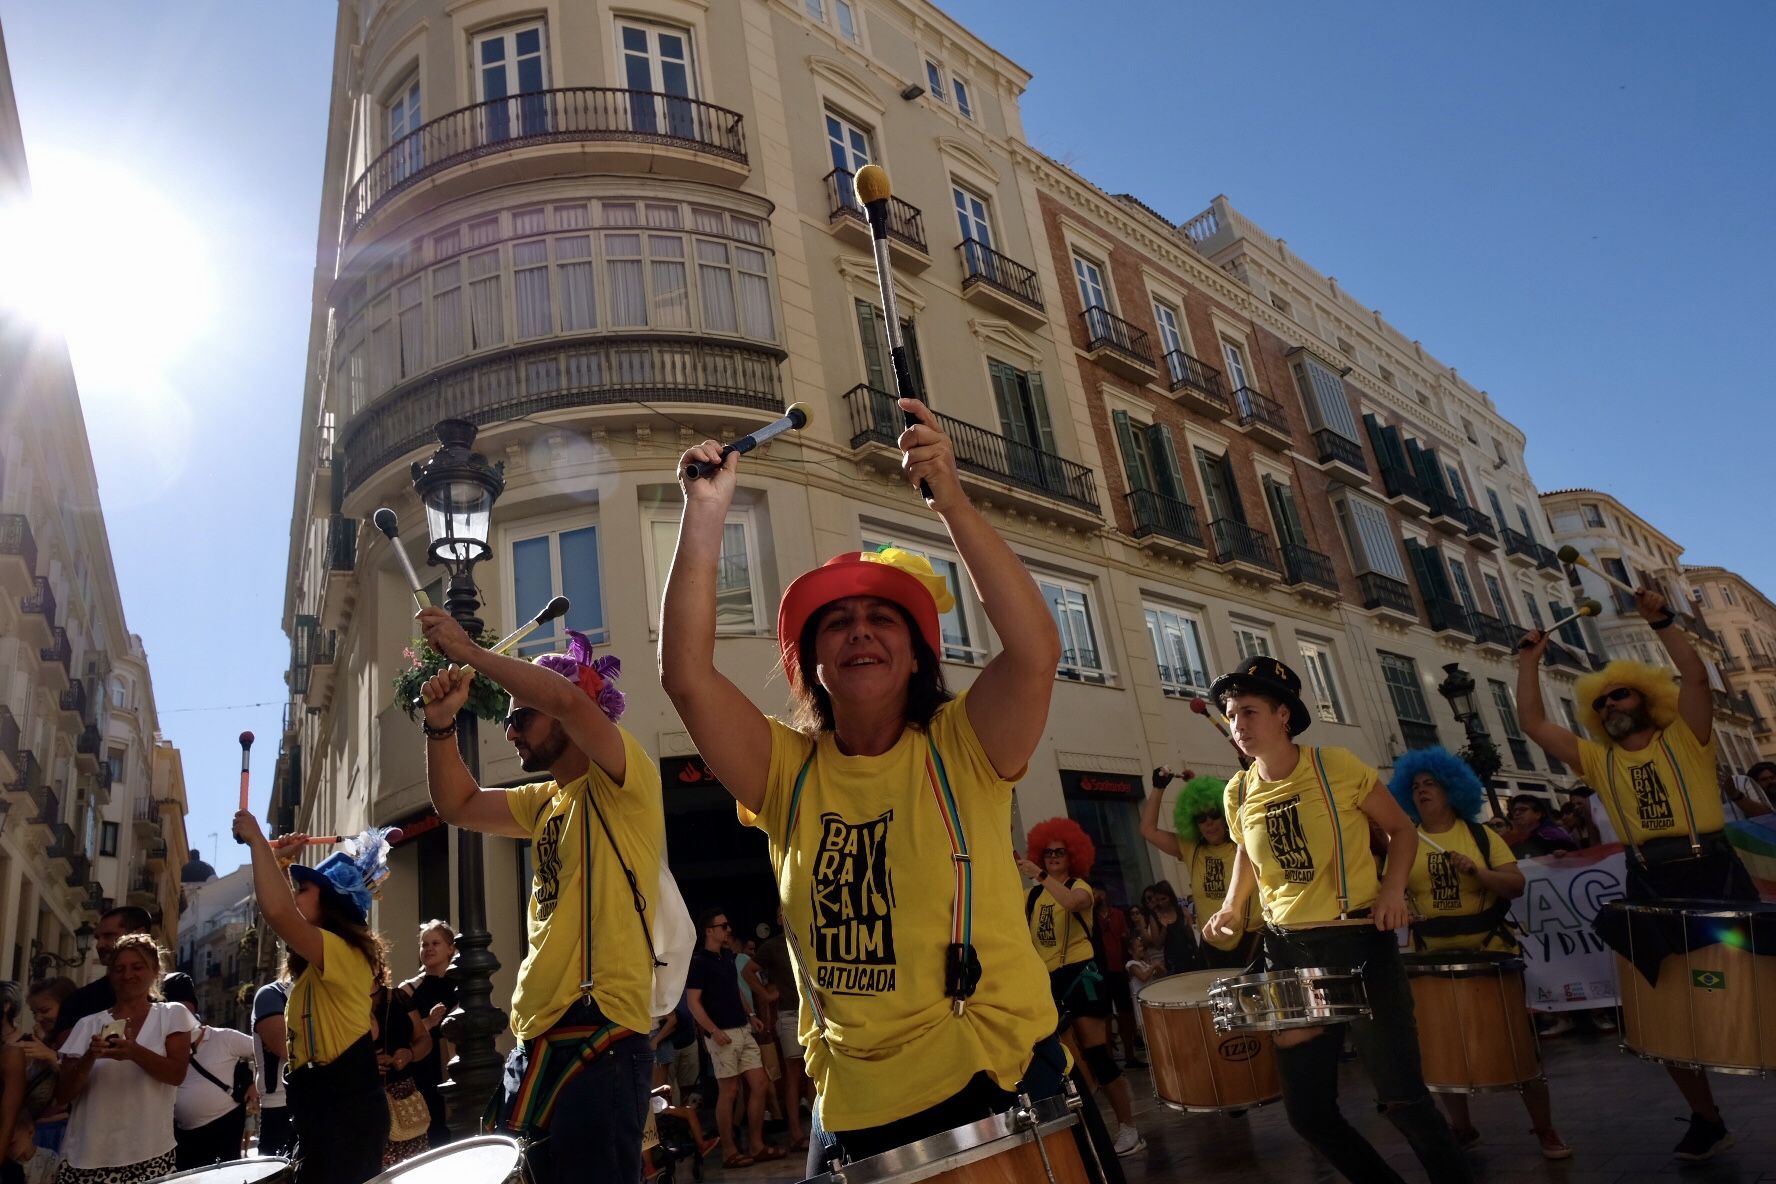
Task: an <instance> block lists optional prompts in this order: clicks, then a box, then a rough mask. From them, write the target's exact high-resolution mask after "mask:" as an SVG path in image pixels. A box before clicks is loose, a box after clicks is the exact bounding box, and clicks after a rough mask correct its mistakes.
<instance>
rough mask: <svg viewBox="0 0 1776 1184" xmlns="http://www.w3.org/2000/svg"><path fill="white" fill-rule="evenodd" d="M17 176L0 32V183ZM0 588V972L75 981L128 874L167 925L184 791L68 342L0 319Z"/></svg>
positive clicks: (126, 890)
mask: <svg viewBox="0 0 1776 1184" xmlns="http://www.w3.org/2000/svg"><path fill="white" fill-rule="evenodd" d="M29 184H30V182H29V172H28V169H27V166H26V160H25V150H24V139H23V134H22V131H21V129H20V126H19V121H18V109H17V105H16V102H15V100H14V97H13V92H12V84H11V75H10V72H9V71H8V70H7V69H6V63H5V53H4V47H3V46H0V190H3V192H0V197H5V198H19V197H22V196H25V195H28V192H29ZM0 592H3V593H4V594H3V595H0V786H3V787H4V791H3V793H0V804H3V806H4V810H3V811H0V977H6V978H13V979H19V978H23V977H25V976H26V975H27V974H30V973H32V972H33V966H34V964H35V967H36V969H38V970H43V969H50V970H53V971H54V972H56V973H63V974H68V975H70V976H71V977H73V978H75V979H77V980H79V981H85V979H87V978H89V977H91V968H90V967H87V966H85V965H83V963H82V959H81V956H80V952H79V949H78V943H77V939H76V933H77V932H78V931H79V930H80V928H81V927H82V926H83V925H90V924H93V923H95V922H96V920H97V917H98V914H99V912H100V911H101V910H102V909H104V908H106V907H109V904H111V903H123V901H124V900H125V899H126V897H130V896H131V895H132V894H133V893H134V891H135V888H136V886H137V885H139V884H140V885H145V886H147V887H148V888H151V889H152V892H151V893H149V895H151V896H152V898H153V900H154V901H155V908H156V910H157V912H156V921H157V924H158V925H159V926H160V929H159V934H160V937H161V939H162V940H163V941H170V940H172V938H173V937H174V935H175V934H176V932H177V928H178V915H179V913H178V907H177V905H178V891H177V881H178V864H177V863H176V862H172V858H182V857H183V855H184V851H185V833H184V821H183V797H184V788H183V785H182V784H178V783H176V779H168V780H165V781H162V782H157V781H156V777H155V769H156V767H157V765H156V761H157V758H158V754H160V753H161V752H162V751H164V752H166V753H169V754H171V758H172V761H173V766H172V767H173V769H174V770H175V771H176V767H177V752H176V750H174V749H173V748H172V747H171V745H170V744H168V743H167V742H166V741H165V740H164V739H163V738H162V737H161V736H160V734H159V724H158V720H157V718H156V715H155V709H154V693H153V686H152V683H151V682H150V679H149V670H148V659H147V655H146V654H145V653H144V652H143V649H142V643H141V639H140V638H138V637H136V636H135V635H134V634H131V633H130V632H129V630H128V628H127V626H126V624H125V621H124V615H123V605H122V603H121V601H120V599H119V595H118V589H117V577H116V573H115V571H114V570H113V568H112V564H111V547H110V542H109V540H108V538H107V537H106V534H105V522H104V517H103V513H102V510H101V508H100V505H99V494H98V480H97V477H96V475H95V474H94V472H93V463H92V452H91V449H90V447H89V445H88V441H87V436H86V426H85V421H84V419H83V418H82V412H81V407H80V399H79V394H78V392H77V390H76V388H75V383H74V375H73V371H72V368H71V366H70V364H69V360H68V352H67V349H66V347H65V346H64V345H63V343H62V342H61V340H60V339H59V338H57V337H54V336H52V335H49V334H45V333H40V332H38V331H35V330H33V329H32V328H31V327H29V326H28V325H26V324H24V323H22V322H10V323H8V324H7V325H6V326H5V327H4V329H3V330H0ZM157 785H158V788H157ZM165 800H172V801H174V802H176V804H177V807H178V808H177V809H173V808H171V807H165V808H163V806H162V805H161V802H163V801H165ZM139 818H140V819H142V820H143V821H141V822H138V819H139ZM169 869H170V870H169ZM142 903H145V902H142Z"/></svg>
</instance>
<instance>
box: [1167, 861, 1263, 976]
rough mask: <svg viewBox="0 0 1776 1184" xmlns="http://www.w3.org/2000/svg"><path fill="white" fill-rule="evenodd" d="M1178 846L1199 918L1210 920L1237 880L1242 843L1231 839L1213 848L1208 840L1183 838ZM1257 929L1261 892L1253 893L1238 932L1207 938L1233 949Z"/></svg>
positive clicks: (1216, 944)
mask: <svg viewBox="0 0 1776 1184" xmlns="http://www.w3.org/2000/svg"><path fill="white" fill-rule="evenodd" d="M1178 847H1179V849H1180V850H1181V851H1182V861H1183V863H1184V866H1185V868H1186V869H1187V870H1188V872H1189V875H1190V895H1191V898H1192V899H1194V900H1195V901H1196V916H1197V920H1198V921H1199V922H1203V921H1207V920H1208V919H1209V918H1210V917H1212V916H1214V915H1215V914H1216V913H1218V912H1220V911H1221V905H1222V904H1223V902H1225V901H1226V900H1227V889H1228V887H1229V886H1230V885H1232V883H1233V860H1234V857H1235V856H1237V855H1238V854H1239V844H1238V843H1235V842H1234V841H1233V840H1232V839H1228V840H1227V841H1226V842H1225V843H1219V844H1217V845H1215V846H1213V847H1211V846H1209V845H1208V844H1207V843H1192V842H1191V841H1190V840H1188V839H1179V840H1178ZM1256 928H1258V894H1257V893H1253V894H1252V896H1251V897H1250V898H1249V899H1248V900H1247V901H1246V915H1245V918H1244V920H1243V921H1242V923H1241V924H1240V925H1239V927H1238V931H1237V932H1235V933H1232V934H1226V935H1223V934H1220V933H1217V934H1216V935H1215V936H1213V937H1211V938H1208V939H1207V940H1208V943H1209V944H1210V945H1211V946H1213V947H1215V948H1216V949H1217V950H1231V949H1233V948H1234V947H1235V946H1237V945H1239V944H1240V942H1242V941H1244V940H1245V936H1246V934H1247V933H1249V932H1251V931H1252V930H1254V929H1256Z"/></svg>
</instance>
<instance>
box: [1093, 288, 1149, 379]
mask: <svg viewBox="0 0 1776 1184" xmlns="http://www.w3.org/2000/svg"><path fill="white" fill-rule="evenodd" d="M1079 316H1080V319H1081V320H1082V321H1084V322H1085V348H1086V352H1088V353H1090V352H1092V351H1095V350H1100V349H1104V350H1109V351H1110V352H1111V353H1115V354H1121V355H1122V356H1123V357H1125V358H1128V359H1129V360H1131V361H1134V362H1138V363H1140V364H1141V365H1143V366H1146V367H1148V368H1149V369H1154V368H1155V367H1154V363H1153V347H1152V346H1150V345H1148V344H1147V334H1146V333H1145V332H1143V331H1142V330H1140V329H1137V328H1135V327H1134V326H1133V325H1131V324H1129V323H1128V322H1127V321H1125V320H1123V319H1122V318H1121V317H1119V316H1117V315H1116V314H1115V313H1113V312H1111V311H1110V310H1109V309H1107V308H1103V307H1101V306H1099V305H1096V304H1094V305H1092V306H1091V307H1090V308H1088V309H1086V310H1085V311H1084V312H1082V313H1080V314H1079Z"/></svg>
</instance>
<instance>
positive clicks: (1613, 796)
mask: <svg viewBox="0 0 1776 1184" xmlns="http://www.w3.org/2000/svg"><path fill="white" fill-rule="evenodd" d="M1659 751H1661V752H1663V753H1664V754H1665V760H1666V761H1667V763H1669V764H1670V765H1671V773H1672V776H1673V777H1675V778H1676V779H1677V793H1678V797H1680V798H1681V799H1682V800H1683V809H1684V824H1685V825H1686V826H1687V827H1688V828H1689V832H1690V855H1691V857H1692V858H1696V859H1700V858H1701V857H1702V838H1701V836H1700V835H1698V834H1697V833H1696V807H1695V803H1694V802H1693V801H1692V800H1691V798H1690V785H1689V782H1688V781H1687V780H1685V778H1684V774H1683V767H1682V766H1681V765H1679V764H1678V763H1677V754H1676V753H1675V752H1672V751H1671V743H1670V741H1668V740H1666V739H1665V734H1664V733H1663V732H1661V733H1659ZM1604 769H1605V775H1606V776H1607V778H1608V780H1609V795H1610V801H1612V802H1614V803H1615V805H1616V814H1617V816H1618V817H1620V818H1621V819H1622V822H1623V823H1624V826H1623V829H1624V831H1626V829H1627V827H1626V823H1627V821H1628V817H1629V816H1628V813H1627V812H1626V811H1625V810H1623V808H1622V795H1621V791H1620V790H1619V789H1618V788H1617V786H1616V746H1615V745H1614V744H1611V745H1610V746H1609V747H1608V748H1606V749H1605V750H1604ZM1622 842H1623V843H1624V845H1626V846H1627V847H1628V848H1629V849H1631V850H1632V851H1633V852H1634V856H1635V858H1636V859H1638V860H1640V866H1642V867H1647V866H1648V864H1647V857H1646V852H1645V851H1642V850H1641V849H1640V844H1639V843H1632V842H1629V841H1628V838H1627V835H1626V834H1624V835H1623V838H1622Z"/></svg>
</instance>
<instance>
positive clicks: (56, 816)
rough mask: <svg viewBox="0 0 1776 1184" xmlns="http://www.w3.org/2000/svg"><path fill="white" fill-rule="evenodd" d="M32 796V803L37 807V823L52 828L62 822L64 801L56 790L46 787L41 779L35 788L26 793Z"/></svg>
mask: <svg viewBox="0 0 1776 1184" xmlns="http://www.w3.org/2000/svg"><path fill="white" fill-rule="evenodd" d="M25 792H26V793H27V794H28V795H30V798H31V802H32V804H34V805H35V806H36V807H37V818H36V821H38V822H41V823H43V824H44V825H45V826H52V825H54V824H55V823H57V822H60V821H61V820H62V799H61V797H60V795H58V794H57V793H56V791H55V790H53V789H51V788H50V787H49V786H47V785H44V784H43V782H42V780H41V779H39V781H38V783H37V785H36V787H35V788H31V789H27V790H26V791H25Z"/></svg>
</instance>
